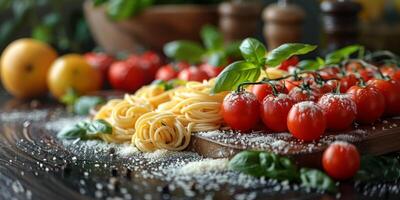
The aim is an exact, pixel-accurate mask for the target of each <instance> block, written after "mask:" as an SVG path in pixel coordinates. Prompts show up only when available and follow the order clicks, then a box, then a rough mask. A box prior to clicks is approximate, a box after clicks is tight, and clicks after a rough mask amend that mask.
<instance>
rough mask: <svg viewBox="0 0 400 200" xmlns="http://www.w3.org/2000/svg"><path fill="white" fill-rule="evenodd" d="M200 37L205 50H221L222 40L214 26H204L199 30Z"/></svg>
mask: <svg viewBox="0 0 400 200" xmlns="http://www.w3.org/2000/svg"><path fill="white" fill-rule="evenodd" d="M200 35H201V38H202V40H203V44H204V46H205V47H206V49H207V50H220V49H223V47H224V46H223V45H224V40H223V38H222V34H221V33H220V32H219V31H218V30H217V29H216V28H215V27H214V26H211V25H206V26H204V27H203V28H202V29H201V32H200Z"/></svg>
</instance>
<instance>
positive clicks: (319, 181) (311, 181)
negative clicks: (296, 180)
mask: <svg viewBox="0 0 400 200" xmlns="http://www.w3.org/2000/svg"><path fill="white" fill-rule="evenodd" d="M300 180H301V185H302V186H304V187H306V188H312V189H316V190H322V191H328V192H331V193H336V192H337V191H338V187H337V185H336V183H335V182H334V181H333V180H332V179H331V178H330V177H329V176H328V175H326V174H325V173H324V172H322V171H320V170H317V169H308V168H301V169H300Z"/></svg>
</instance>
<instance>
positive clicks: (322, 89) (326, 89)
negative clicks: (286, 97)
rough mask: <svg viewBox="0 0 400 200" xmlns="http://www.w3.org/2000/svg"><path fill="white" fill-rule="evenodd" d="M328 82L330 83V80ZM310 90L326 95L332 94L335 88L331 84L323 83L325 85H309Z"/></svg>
mask: <svg viewBox="0 0 400 200" xmlns="http://www.w3.org/2000/svg"><path fill="white" fill-rule="evenodd" d="M330 81H332V80H330ZM328 82H329V81H328ZM311 89H313V90H315V91H317V92H318V93H320V94H326V93H330V92H333V91H334V90H335V87H334V86H333V85H331V84H327V83H325V84H313V85H311Z"/></svg>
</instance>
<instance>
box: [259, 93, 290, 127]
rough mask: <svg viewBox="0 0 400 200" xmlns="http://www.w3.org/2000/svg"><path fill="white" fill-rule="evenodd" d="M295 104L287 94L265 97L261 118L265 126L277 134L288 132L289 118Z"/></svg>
mask: <svg viewBox="0 0 400 200" xmlns="http://www.w3.org/2000/svg"><path fill="white" fill-rule="evenodd" d="M293 104H294V102H293V100H292V99H291V98H290V97H289V96H288V95H287V94H282V93H281V94H279V95H278V96H274V95H268V96H267V97H265V98H264V101H263V102H262V105H261V118H262V120H263V122H264V124H265V126H266V127H268V128H269V129H271V130H273V131H276V132H283V131H287V116H288V113H289V110H290V109H291V108H292V106H293Z"/></svg>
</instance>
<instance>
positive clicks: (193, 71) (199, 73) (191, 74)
mask: <svg viewBox="0 0 400 200" xmlns="http://www.w3.org/2000/svg"><path fill="white" fill-rule="evenodd" d="M178 78H179V79H181V80H185V81H198V82H202V81H203V80H208V79H209V77H208V75H207V73H206V72H205V71H203V70H201V69H200V68H198V67H189V68H186V69H184V70H182V71H181V72H179V74H178Z"/></svg>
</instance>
